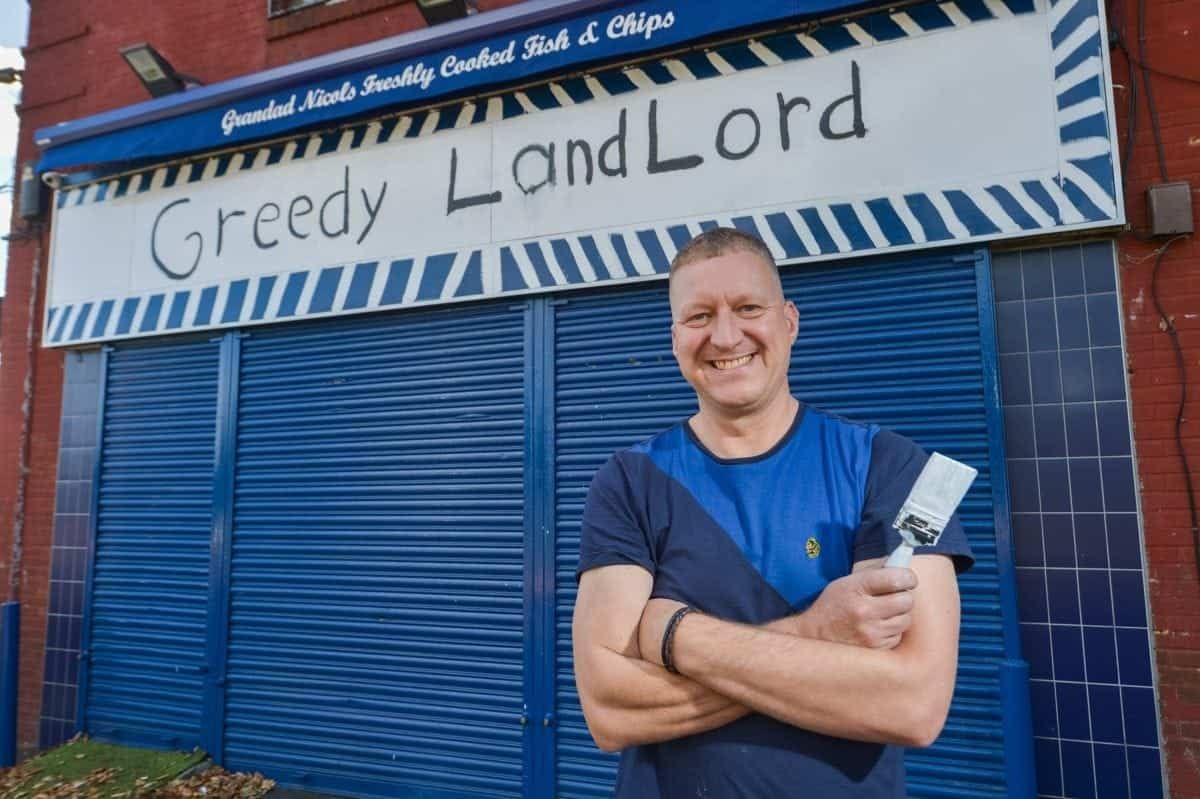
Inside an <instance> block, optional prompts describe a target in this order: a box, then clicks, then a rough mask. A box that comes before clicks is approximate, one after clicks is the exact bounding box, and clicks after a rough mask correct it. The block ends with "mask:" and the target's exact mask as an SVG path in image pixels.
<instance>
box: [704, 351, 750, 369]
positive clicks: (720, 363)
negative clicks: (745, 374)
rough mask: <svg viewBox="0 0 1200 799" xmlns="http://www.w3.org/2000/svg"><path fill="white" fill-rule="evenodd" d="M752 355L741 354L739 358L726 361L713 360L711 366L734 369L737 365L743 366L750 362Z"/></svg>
mask: <svg viewBox="0 0 1200 799" xmlns="http://www.w3.org/2000/svg"><path fill="white" fill-rule="evenodd" d="M753 357H754V353H750V354H749V355H743V356H742V357H740V358H733V359H731V360H727V361H713V366H716V367H717V368H718V369H736V368H738V367H739V366H745V365H746V364H748V363H750V359H751V358H753Z"/></svg>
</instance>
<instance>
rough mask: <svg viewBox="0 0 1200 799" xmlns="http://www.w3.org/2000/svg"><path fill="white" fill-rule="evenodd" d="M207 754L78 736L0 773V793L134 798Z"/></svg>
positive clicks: (30, 797)
mask: <svg viewBox="0 0 1200 799" xmlns="http://www.w3.org/2000/svg"><path fill="white" fill-rule="evenodd" d="M204 757H205V755H204V753H203V752H200V751H198V750H197V751H195V752H159V751H154V750H151V749H133V748H131V747H127V746H112V745H110V744H103V743H97V742H95V741H89V740H87V739H83V738H80V739H77V740H74V741H71V742H70V743H68V744H65V745H63V746H60V747H58V748H57V749H52V750H50V751H49V752H44V753H42V754H40V755H38V756H37V757H34V758H31V759H29V760H27V761H25V762H24V763H22V764H21V765H19V766H17V767H16V768H13V769H9V770H8V771H5V772H0V796H3V797H5V799H34V797H37V799H61V798H62V797H81V799H134V797H139V796H144V795H146V794H148V793H150V792H151V791H153V790H155V789H156V788H159V787H161V786H162V785H164V784H166V783H167V782H170V781H171V780H173V779H174V778H175V777H178V776H179V775H180V774H181V773H182V772H184V771H186V770H187V769H188V768H189V767H191V766H193V765H195V764H197V763H199V762H200V761H201V760H203V759H204Z"/></svg>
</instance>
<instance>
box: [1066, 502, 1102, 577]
mask: <svg viewBox="0 0 1200 799" xmlns="http://www.w3.org/2000/svg"><path fill="white" fill-rule="evenodd" d="M1074 522H1075V547H1076V553H1075V554H1076V557H1077V558H1078V559H1079V567H1080V568H1081V569H1107V568H1108V536H1107V535H1106V533H1105V531H1104V514H1102V513H1076V514H1074Z"/></svg>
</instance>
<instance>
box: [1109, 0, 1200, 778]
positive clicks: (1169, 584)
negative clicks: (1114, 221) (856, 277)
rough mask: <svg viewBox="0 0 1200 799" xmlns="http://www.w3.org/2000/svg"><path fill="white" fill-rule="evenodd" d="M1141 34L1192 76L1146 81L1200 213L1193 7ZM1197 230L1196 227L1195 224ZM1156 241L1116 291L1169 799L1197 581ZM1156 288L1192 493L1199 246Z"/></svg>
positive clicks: (1178, 4)
mask: <svg viewBox="0 0 1200 799" xmlns="http://www.w3.org/2000/svg"><path fill="white" fill-rule="evenodd" d="M1120 5H1121V4H1118V11H1117V12H1116V16H1115V18H1114V19H1113V20H1111V23H1110V24H1111V26H1112V27H1115V28H1119V29H1120V30H1121V31H1122V32H1123V36H1124V39H1125V42H1126V44H1127V46H1128V48H1129V50H1130V52H1131V53H1132V54H1133V56H1134V58H1139V56H1138V28H1137V6H1136V3H1132V2H1129V3H1126V4H1124V5H1125V9H1124V11H1123V12H1122V11H1121V10H1120ZM1146 33H1147V36H1146V58H1145V61H1144V62H1145V63H1148V64H1150V65H1151V66H1153V67H1155V68H1156V69H1162V70H1166V71H1170V72H1175V73H1178V74H1180V75H1186V76H1190V78H1191V80H1181V79H1177V78H1173V77H1168V76H1165V75H1154V76H1152V78H1151V80H1152V87H1153V91H1154V96H1155V101H1156V105H1157V108H1158V115H1159V119H1160V122H1161V126H1162V140H1163V149H1164V152H1165V156H1166V164H1167V172H1168V176H1169V177H1170V179H1171V180H1173V181H1177V180H1188V181H1190V182H1191V184H1192V204H1193V207H1194V209H1200V59H1198V58H1197V57H1196V54H1197V43H1196V37H1197V36H1200V0H1167V1H1165V2H1164V0H1149V4H1148V5H1147V8H1146ZM1113 62H1114V63H1113V80H1114V83H1115V84H1116V85H1117V88H1116V92H1115V93H1116V101H1117V105H1118V108H1119V111H1120V113H1119V114H1118V122H1119V125H1120V131H1121V137H1122V141H1124V137H1125V134H1126V132H1127V130H1128V126H1129V119H1128V118H1127V116H1128V115H1127V113H1126V107H1127V106H1126V103H1127V102H1128V99H1129V95H1128V86H1129V70H1128V68H1127V64H1126V62H1125V59H1124V57H1123V56H1122V55H1121V53H1120V51H1119V50H1115V51H1114V52H1113ZM1137 77H1138V89H1139V91H1138V94H1139V108H1138V121H1137V141H1136V142H1135V143H1134V145H1133V148H1132V153H1131V155H1130V160H1129V169H1128V174H1127V175H1126V190H1127V192H1128V195H1127V199H1126V209H1127V213H1128V216H1129V221H1130V223H1131V224H1132V225H1133V228H1134V230H1135V231H1140V230H1141V229H1143V228H1145V226H1146V225H1147V224H1148V220H1147V211H1146V200H1145V188H1146V186H1147V185H1149V184H1151V183H1156V182H1159V181H1160V180H1161V177H1160V174H1159V166H1158V157H1157V155H1156V151H1155V147H1154V138H1153V134H1152V133H1151V127H1150V116H1149V113H1148V111H1147V106H1146V103H1145V98H1146V91H1145V86H1144V82H1143V80H1142V75H1141V73H1140V70H1139V73H1138V75H1137ZM1194 218H1195V215H1194ZM1196 222H1197V224H1200V219H1197V220H1196ZM1163 243H1164V242H1163V241H1162V240H1159V241H1153V242H1141V241H1138V240H1137V239H1136V238H1134V237H1133V236H1130V235H1126V236H1123V237H1121V239H1120V242H1119V250H1120V266H1121V292H1122V296H1123V303H1124V312H1125V332H1126V342H1127V354H1128V366H1129V372H1130V384H1131V386H1132V399H1133V421H1134V439H1135V444H1136V447H1137V456H1138V470H1139V474H1140V478H1141V491H1142V516H1143V524H1144V527H1145V535H1146V555H1147V561H1148V569H1147V574H1148V575H1149V581H1150V606H1151V614H1152V621H1153V626H1154V639H1155V646H1156V648H1157V659H1158V664H1157V665H1158V678H1159V692H1160V697H1161V712H1162V722H1163V749H1164V751H1165V753H1166V758H1167V771H1168V774H1167V779H1168V781H1169V784H1170V786H1171V795H1172V796H1173V797H1177V799H1184V798H1185V797H1186V798H1187V799H1200V579H1198V577H1197V563H1196V556H1195V550H1194V546H1193V539H1192V536H1193V532H1192V531H1191V530H1190V526H1191V520H1190V515H1189V513H1188V500H1187V495H1186V491H1185V482H1184V473H1183V469H1182V467H1181V464H1180V460H1179V455H1178V451H1177V449H1176V444H1175V414H1176V410H1177V407H1178V402H1179V397H1180V391H1181V388H1182V386H1181V382H1182V379H1181V376H1180V373H1179V370H1178V366H1177V365H1176V360H1175V354H1174V352H1173V350H1172V348H1171V342H1170V338H1169V336H1168V335H1167V333H1165V332H1164V331H1163V330H1162V329H1160V327H1159V322H1160V319H1159V317H1158V315H1157V313H1156V312H1155V310H1154V304H1153V302H1152V300H1151V292H1150V281H1151V274H1152V269H1153V266H1154V258H1153V257H1150V256H1151V255H1152V253H1153V252H1154V251H1155V250H1156V249H1157V248H1159V247H1161V246H1162V244H1163ZM1158 289H1159V297H1160V298H1161V301H1162V305H1163V310H1164V311H1165V312H1166V313H1167V314H1168V315H1171V316H1172V317H1173V318H1174V322H1175V326H1176V327H1177V328H1178V331H1179V339H1180V343H1181V344H1182V346H1183V352H1184V360H1185V363H1186V369H1187V378H1186V379H1187V389H1188V393H1189V395H1190V396H1189V397H1188V404H1187V409H1186V413H1185V422H1184V424H1183V428H1182V432H1183V439H1184V446H1185V449H1186V452H1187V455H1188V458H1189V461H1190V463H1191V467H1192V486H1193V488H1194V489H1195V490H1196V491H1198V492H1200V419H1198V418H1197V417H1198V416H1200V244H1198V243H1197V242H1196V240H1195V237H1194V236H1189V237H1187V238H1184V239H1182V240H1180V241H1177V242H1175V243H1174V244H1173V245H1172V246H1171V247H1170V249H1169V250H1168V251H1167V252H1166V255H1165V257H1164V258H1163V260H1162V263H1161V265H1160V266H1159V276H1158Z"/></svg>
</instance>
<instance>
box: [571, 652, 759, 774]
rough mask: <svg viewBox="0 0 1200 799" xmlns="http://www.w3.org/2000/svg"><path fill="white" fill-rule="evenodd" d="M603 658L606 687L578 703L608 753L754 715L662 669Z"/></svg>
mask: <svg viewBox="0 0 1200 799" xmlns="http://www.w3.org/2000/svg"><path fill="white" fill-rule="evenodd" d="M594 657H599V658H603V660H604V663H603V673H604V674H605V679H604V680H603V682H600V681H593V682H592V683H591V686H592V687H591V689H590V690H588V691H586V692H581V696H580V699H581V700H582V702H583V705H584V710H585V712H586V713H587V716H588V722H589V727H590V728H591V730H592V735H593V737H594V738H595V739H596V744H597V745H598V746H599V747H600V748H602V749H605V750H607V751H616V750H620V749H624V748H626V747H628V746H636V745H639V744H648V743H658V742H660V741H669V740H674V739H675V738H683V737H685V736H688V735H696V734H698V733H701V732H707V731H708V730H713V729H716V728H717V727H722V726H724V725H726V724H728V723H729V722H731V721H735V720H737V719H739V718H741V717H742V716H745V715H746V714H747V713H749V712H750V711H749V710H748V709H746V708H745V707H743V706H742V705H740V704H738V703H736V702H734V701H732V700H730V699H728V698H727V697H724V696H722V695H721V694H719V693H717V692H716V691H713V690H712V689H710V688H706V687H705V686H703V685H700V684H699V683H697V682H695V681H694V680H690V679H688V678H686V677H683V676H680V675H677V674H671V673H670V672H668V671H667V670H666V669H664V668H663V667H662V666H659V665H656V664H654V663H649V662H647V661H645V660H641V659H639V658H636V657H629V656H627V655H623V654H621V653H618V652H612V651H606V652H604V653H599V654H597V655H594Z"/></svg>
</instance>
